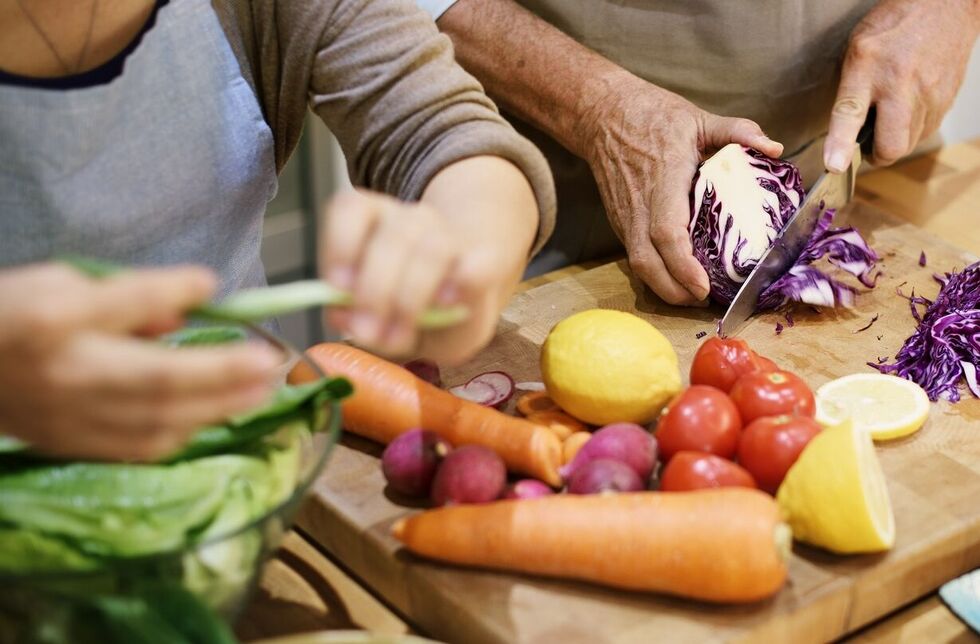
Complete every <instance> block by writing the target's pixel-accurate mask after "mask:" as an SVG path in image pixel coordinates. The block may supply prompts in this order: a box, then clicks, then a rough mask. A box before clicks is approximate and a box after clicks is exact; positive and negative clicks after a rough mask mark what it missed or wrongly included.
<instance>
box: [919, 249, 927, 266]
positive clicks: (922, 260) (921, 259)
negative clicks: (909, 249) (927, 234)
mask: <svg viewBox="0 0 980 644" xmlns="http://www.w3.org/2000/svg"><path fill="white" fill-rule="evenodd" d="M925 265H926V251H922V252H921V253H919V266H925Z"/></svg>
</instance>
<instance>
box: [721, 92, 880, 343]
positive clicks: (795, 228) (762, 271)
mask: <svg viewBox="0 0 980 644" xmlns="http://www.w3.org/2000/svg"><path fill="white" fill-rule="evenodd" d="M874 121H875V109H874V107H872V108H871V109H870V110H869V111H868V118H867V120H866V121H865V123H864V125H863V126H862V127H861V131H860V132H859V133H858V138H857V142H858V148H857V149H855V151H854V157H853V159H852V160H851V165H850V167H849V168H848V169H847V170H846V171H844V172H843V173H842V174H831V173H829V172H824V173H823V174H822V175H820V178H819V179H817V181H816V183H814V184H813V187H812V188H811V189H810V192H809V193H808V194H807V195H806V198H805V199H804V200H803V203H802V204H800V207H799V209H798V210H797V211H796V212H795V213H794V214H793V216H792V217H790V218H789V221H788V222H787V223H786V226H784V227H783V229H782V230H781V231H780V232H779V234H778V235H776V238H775V240H773V243H772V246H770V247H769V250H767V251H766V252H765V254H764V255H763V256H762V257H761V258H760V259H759V263H758V264H756V266H755V268H753V269H752V272H751V273H749V276H748V277H747V278H745V281H744V282H743V283H742V286H741V288H739V290H738V293H736V294H735V299H733V300H732V303H731V304H730V305H729V306H728V310H727V311H726V312H725V316H724V317H723V318H722V319H721V324H719V326H718V333H719V335H721V337H723V338H724V337H728V336H731V335H734V334H735V333H736V331H738V330H739V328H741V326H742V325H743V324H745V322H746V321H747V320H748V319H749V317H751V315H752V314H753V313H755V308H756V305H757V304H758V302H759V295H761V294H762V292H763V291H765V290H766V288H768V287H769V285H770V284H772V283H773V282H775V281H776V280H777V279H778V278H779V277H781V276H782V275H783V273H785V272H786V271H788V270H789V269H790V268H791V267H792V266H793V263H794V262H796V259H797V258H798V257H799V256H800V253H801V252H802V251H803V247H804V246H806V243H807V241H808V240H809V239H810V236H811V235H813V231H814V229H815V228H816V226H817V222H818V221H819V220H820V215H822V214H823V213H824V212H825V211H826V210H827V209H828V208H841V207H843V206H844V205H846V204H847V203H848V202H849V201H850V200H851V198H852V197H853V196H854V183H855V180H856V179H857V171H858V167H859V166H860V165H861V156H862V153H864V154H870V153H871V150H872V146H873V137H874Z"/></svg>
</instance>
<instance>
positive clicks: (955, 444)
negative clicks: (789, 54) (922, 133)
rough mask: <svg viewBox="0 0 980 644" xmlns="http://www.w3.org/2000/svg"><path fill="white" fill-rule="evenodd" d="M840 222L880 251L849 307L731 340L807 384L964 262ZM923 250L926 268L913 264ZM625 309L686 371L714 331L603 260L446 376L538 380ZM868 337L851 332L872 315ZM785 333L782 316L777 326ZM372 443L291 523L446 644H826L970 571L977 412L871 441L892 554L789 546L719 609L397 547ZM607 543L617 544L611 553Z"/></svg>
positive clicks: (353, 451) (546, 293)
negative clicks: (781, 579)
mask: <svg viewBox="0 0 980 644" xmlns="http://www.w3.org/2000/svg"><path fill="white" fill-rule="evenodd" d="M843 215H844V218H845V219H847V220H849V223H852V224H853V225H856V226H857V227H858V228H859V229H860V230H861V231H862V232H863V233H864V234H865V235H866V237H867V238H868V239H869V241H870V242H871V244H872V246H873V247H874V248H875V249H876V250H877V251H878V252H879V253H880V254H881V255H882V257H883V260H882V262H881V268H882V269H883V270H884V275H883V276H882V277H881V279H880V280H879V283H878V284H879V285H878V288H876V289H874V290H873V291H872V292H870V293H868V294H864V295H862V296H860V297H859V298H858V302H857V305H856V307H855V308H854V309H853V310H851V311H839V312H824V313H815V312H813V311H811V310H809V309H808V307H801V308H799V309H798V310H797V311H796V313H795V314H794V318H795V326H793V327H791V328H790V327H787V328H786V329H785V330H784V331H783V332H782V334H781V335H778V336H777V335H776V334H775V332H774V327H775V324H776V322H777V321H779V320H781V319H782V318H781V317H780V316H777V315H775V314H766V315H761V316H758V317H756V318H754V319H753V320H752V321H751V322H750V323H749V324H748V325H747V327H746V328H745V329H744V331H743V332H742V333H741V335H742V336H743V337H744V338H745V339H747V340H748V341H749V343H750V344H751V345H752V346H753V347H754V348H756V349H757V350H759V351H761V352H762V353H764V354H766V355H768V356H770V357H771V358H773V359H774V360H776V362H778V363H780V364H781V365H783V366H785V367H786V368H788V369H791V370H793V371H796V372H797V373H799V374H801V375H802V376H804V377H805V378H806V379H807V381H808V382H809V383H810V385H811V386H812V387H814V388H816V387H818V386H820V385H821V384H823V383H824V382H826V381H827V380H829V379H832V378H836V377H839V376H843V375H846V374H850V373H854V372H856V371H867V370H868V369H869V368H868V367H867V366H866V364H865V363H866V362H868V361H875V360H876V359H877V358H878V357H879V356H881V357H885V356H888V357H892V356H894V355H895V352H896V351H897V350H898V349H899V347H901V345H902V343H903V342H904V340H905V338H906V337H907V336H908V335H909V334H910V333H911V332H912V330H913V329H914V328H915V323H914V320H913V319H912V317H911V316H910V314H909V308H908V304H907V302H906V301H905V300H904V299H902V298H901V297H899V296H898V295H897V294H896V292H895V291H896V287H898V286H899V285H901V288H902V290H903V291H904V292H905V293H909V292H910V291H911V290H912V289H913V288H914V289H915V292H916V293H920V294H922V295H925V296H926V297H931V296H933V295H935V293H936V291H937V290H938V286H937V285H936V284H935V282H934V281H933V279H932V277H931V276H932V273H933V272H934V271H945V270H949V269H952V268H957V269H960V268H962V267H963V266H965V265H967V264H969V263H971V262H972V261H974V260H975V259H976V258H975V257H973V256H971V255H970V254H968V253H966V252H964V251H960V250H958V249H956V248H954V247H952V246H950V245H949V244H947V243H945V242H943V241H941V240H939V239H937V238H935V237H933V236H931V235H929V234H927V233H924V232H922V231H921V229H918V228H916V227H914V226H912V225H910V224H907V223H902V222H900V221H898V220H896V219H894V218H892V217H890V216H888V215H886V214H884V213H882V212H880V211H877V210H874V209H873V208H872V207H870V206H866V205H863V204H854V205H852V206H851V207H850V208H849V209H848V210H847V211H846V212H845V213H843ZM920 251H925V253H926V257H927V260H928V264H927V266H926V267H924V268H923V267H920V266H919V264H918V260H919V254H920ZM596 307H600V308H610V309H618V310H623V311H629V312H631V313H636V314H637V315H640V316H641V317H643V318H645V319H647V320H649V321H650V322H652V323H653V324H655V325H656V326H657V328H659V329H660V330H661V331H662V332H663V333H664V334H665V335H666V336H667V337H668V338H669V339H670V340H671V342H672V343H673V345H674V347H675V348H676V350H677V353H678V355H679V357H680V361H681V365H682V370H685V371H686V369H687V367H688V366H689V365H690V360H691V357H692V355H693V353H694V351H695V350H696V348H697V346H698V345H699V343H700V340H698V339H697V338H696V335H697V334H698V333H699V332H701V331H705V332H708V333H712V332H713V331H714V328H715V321H716V319H717V317H718V316H719V314H720V311H718V310H716V309H682V308H674V307H670V306H667V305H664V304H663V303H661V302H660V301H659V300H657V299H656V298H655V297H654V296H652V295H650V294H649V292H648V291H646V290H645V289H643V288H642V287H641V285H640V284H639V283H638V282H636V281H635V280H633V279H631V277H630V276H629V275H628V272H627V270H626V267H625V265H624V264H623V263H616V264H608V265H605V266H601V267H599V268H595V269H592V270H590V271H586V272H584V273H580V274H578V275H575V276H573V277H569V278H566V279H563V280H561V281H558V282H554V283H551V284H547V285H544V286H540V287H538V288H535V289H533V290H530V291H527V292H525V293H522V294H519V295H517V296H516V297H515V298H514V300H513V302H512V303H511V305H510V307H509V308H508V309H507V311H506V312H505V314H504V315H503V320H502V321H501V324H500V327H499V329H498V333H497V336H496V337H495V339H494V340H493V342H492V343H491V345H490V346H489V347H488V348H487V349H486V350H485V351H483V353H481V354H480V355H479V356H478V357H477V358H476V359H475V360H473V361H472V362H471V363H469V364H467V365H465V367H463V368H460V369H455V370H450V371H448V372H446V373H445V374H444V376H445V379H446V381H447V382H448V383H450V384H456V383H458V382H463V381H465V380H466V379H468V377H470V376H472V375H475V374H477V373H480V372H482V371H487V370H491V369H501V370H504V371H507V372H508V373H510V374H511V375H513V376H514V378H515V379H517V380H539V379H540V373H539V370H538V352H539V347H540V345H541V343H542V342H543V340H544V338H545V336H546V335H547V333H548V331H549V330H550V329H551V327H552V326H553V325H554V324H555V323H557V322H558V321H560V320H562V319H563V318H565V317H567V316H568V315H571V314H572V313H575V312H577V311H582V310H585V309H590V308H596ZM875 315H877V316H878V320H877V322H876V323H875V324H874V325H873V326H871V328H870V329H868V330H867V331H863V332H856V331H857V330H858V329H860V328H861V327H863V326H865V325H866V324H867V323H868V322H869V321H870V320H871V318H872V317H873V316H875ZM782 322H783V324H784V325H785V320H782ZM379 453H380V447H379V446H376V445H373V444H370V443H368V442H367V441H364V440H360V439H357V438H355V437H349V438H348V439H346V440H345V442H344V444H343V445H341V446H339V447H338V449H337V451H336V453H335V455H334V457H333V458H332V461H331V463H330V464H329V466H328V468H327V471H326V472H325V474H324V476H323V477H322V478H321V480H320V481H318V483H317V485H316V487H315V491H314V496H313V499H312V500H311V501H310V502H309V503H307V504H306V506H305V508H304V510H303V512H302V516H301V519H300V525H301V526H302V528H303V529H304V530H306V531H307V533H308V534H309V535H310V536H311V537H312V538H313V539H314V540H316V541H318V542H319V543H320V544H321V545H323V546H324V547H326V548H327V549H328V550H329V551H330V552H332V553H333V554H334V555H336V557H337V558H338V559H339V560H340V561H341V562H343V563H344V564H345V565H346V566H347V567H349V568H350V569H351V570H352V571H353V572H354V573H355V574H356V575H357V576H359V577H360V578H362V579H363V580H364V582H365V583H366V584H367V585H368V586H369V587H371V588H374V589H375V590H376V591H377V592H378V593H379V594H380V595H381V596H382V597H383V598H384V599H386V600H387V601H388V602H389V603H390V604H392V605H393V606H394V607H396V608H397V609H398V610H399V611H401V612H402V613H404V614H405V615H406V616H407V617H408V618H409V619H410V620H411V621H413V622H415V623H417V624H419V625H420V626H421V628H422V629H424V630H425V631H426V632H428V633H430V634H431V635H433V636H435V637H438V638H441V639H445V640H447V641H451V642H467V643H469V642H600V641H616V642H648V641H653V640H654V639H660V640H663V641H671V642H721V641H726V642H727V641H759V642H773V641H793V642H823V641H827V640H831V639H834V638H837V637H839V636H841V635H844V634H846V633H849V632H851V631H853V630H855V629H857V628H859V627H861V626H863V625H865V624H867V623H869V622H871V621H872V620H875V619H877V618H879V617H881V616H883V615H885V614H887V613H889V612H891V611H893V610H895V609H897V608H899V607H901V606H903V605H905V604H907V603H909V602H911V601H913V600H914V599H916V598H918V597H920V596H922V595H924V594H926V593H928V592H930V591H932V590H934V589H935V588H936V587H938V586H939V585H940V584H941V583H942V582H944V581H946V580H948V579H951V578H952V577H954V576H956V575H958V574H960V573H962V572H965V571H967V570H970V569H972V568H975V567H977V566H980V401H978V400H975V399H972V397H970V396H969V393H967V394H966V399H965V400H964V401H963V402H960V403H958V404H956V405H951V404H949V403H946V402H940V403H938V404H935V405H933V409H932V413H931V415H930V418H929V421H928V423H927V424H926V426H925V428H924V429H922V430H921V431H920V432H919V433H917V434H916V435H914V436H912V437H910V438H907V439H904V440H900V441H896V442H892V443H887V444H882V445H880V446H879V448H878V454H879V457H880V459H881V462H882V466H883V468H884V471H885V474H886V477H887V479H888V488H889V492H890V495H891V499H892V505H893V507H894V512H895V518H896V525H897V535H898V538H897V543H896V546H895V548H894V549H893V550H892V551H891V552H889V553H886V554H882V555H873V556H852V557H840V556H835V555H831V554H827V553H824V552H821V551H818V550H815V549H812V548H808V547H806V546H802V545H797V546H795V548H794V556H793V559H792V562H791V565H790V581H789V583H788V585H787V586H786V587H785V588H784V589H783V590H782V592H780V594H779V595H777V596H776V597H775V598H774V599H772V600H770V601H767V602H764V603H762V604H759V605H754V606H747V607H744V606H743V607H718V606H710V605H706V604H701V603H698V602H693V601H686V600H681V599H672V598H667V597H661V596H655V595H648V594H636V593H629V592H622V591H614V590H609V589H604V588H600V587H597V586H593V585H589V584H584V583H576V582H561V581H552V580H545V579H541V578H534V577H530V576H522V575H514V574H504V573H496V572H489V571H477V570H466V569H462V568H456V567H452V566H446V565H442V564H437V563H431V562H426V561H423V560H421V559H418V558H415V557H413V556H411V555H408V554H407V553H405V552H403V551H400V550H399V548H398V544H397V542H396V541H394V540H393V539H392V538H391V537H390V536H389V535H388V531H389V529H390V526H391V525H392V523H393V522H394V521H395V520H396V519H397V518H399V517H401V516H403V515H405V514H407V513H410V512H414V511H415V509H413V508H408V507H404V506H401V505H398V504H396V503H395V502H394V501H392V500H391V499H390V498H389V497H387V496H386V495H385V493H384V487H385V485H384V481H383V479H382V476H381V471H380V467H379V464H378V460H377V457H378V454H379ZM608 547H609V548H615V547H616V544H615V543H610V544H609V545H608Z"/></svg>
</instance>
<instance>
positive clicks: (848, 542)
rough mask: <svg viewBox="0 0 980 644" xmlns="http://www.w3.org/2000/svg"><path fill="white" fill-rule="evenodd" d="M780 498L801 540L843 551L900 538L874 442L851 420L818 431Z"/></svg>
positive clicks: (879, 546)
mask: <svg viewBox="0 0 980 644" xmlns="http://www.w3.org/2000/svg"><path fill="white" fill-rule="evenodd" d="M776 500H777V501H778V502H779V506H780V508H782V511H783V513H784V515H785V516H786V519H787V523H789V526H790V528H791V529H792V530H793V537H795V538H796V539H798V540H800V541H803V542H806V543H809V544H812V545H815V546H819V547H821V548H825V549H827V550H830V551H832V552H837V553H841V554H850V553H857V552H880V551H882V550H888V549H889V548H891V547H892V546H893V545H894V544H895V518H894V515H893V514H892V506H891V500H890V499H889V497H888V487H887V485H886V483H885V476H884V474H883V473H882V471H881V465H880V464H879V463H878V457H877V456H876V455H875V448H874V443H873V442H872V441H871V436H870V434H868V433H867V432H863V431H858V430H856V429H855V428H854V425H853V424H852V423H850V422H845V423H844V424H843V425H840V426H837V427H830V428H828V429H825V430H823V431H822V432H820V433H819V434H817V435H816V436H814V437H813V440H811V441H810V443H809V444H808V445H807V446H806V448H805V449H804V450H803V453H802V454H800V457H799V459H797V461H796V463H794V464H793V467H791V468H790V470H789V472H788V473H787V474H786V478H785V479H784V480H783V483H782V485H780V487H779V492H778V493H777V494H776Z"/></svg>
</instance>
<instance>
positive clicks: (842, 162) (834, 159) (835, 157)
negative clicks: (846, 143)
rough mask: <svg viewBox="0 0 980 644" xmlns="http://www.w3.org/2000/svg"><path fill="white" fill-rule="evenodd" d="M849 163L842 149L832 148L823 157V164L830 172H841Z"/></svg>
mask: <svg viewBox="0 0 980 644" xmlns="http://www.w3.org/2000/svg"><path fill="white" fill-rule="evenodd" d="M849 163H850V160H849V159H848V157H847V154H845V153H844V151H843V150H833V151H832V152H831V153H830V154H828V155H827V157H826V158H825V159H824V165H826V166H827V169H828V170H830V171H831V172H843V171H844V170H847V166H848V164H849Z"/></svg>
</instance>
